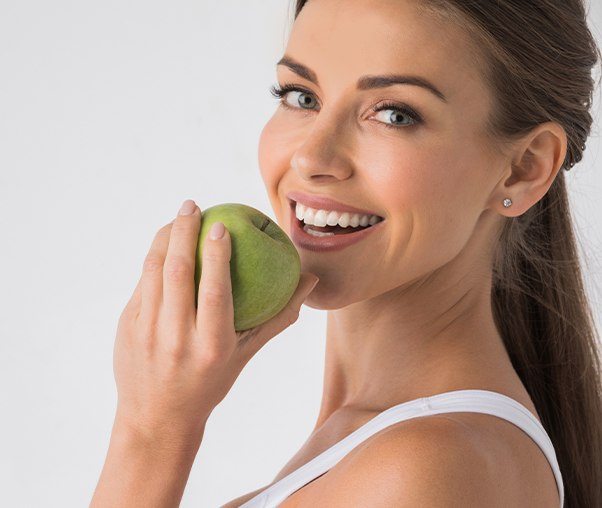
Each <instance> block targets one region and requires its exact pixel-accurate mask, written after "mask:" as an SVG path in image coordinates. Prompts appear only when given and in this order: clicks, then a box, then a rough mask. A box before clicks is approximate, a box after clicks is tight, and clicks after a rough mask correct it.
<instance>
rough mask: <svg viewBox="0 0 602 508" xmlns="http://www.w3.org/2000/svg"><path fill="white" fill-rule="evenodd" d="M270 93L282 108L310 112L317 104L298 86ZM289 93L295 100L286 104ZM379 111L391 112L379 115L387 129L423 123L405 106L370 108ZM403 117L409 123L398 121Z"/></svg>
mask: <svg viewBox="0 0 602 508" xmlns="http://www.w3.org/2000/svg"><path fill="white" fill-rule="evenodd" d="M270 92H271V94H272V95H273V96H274V97H276V98H277V99H279V100H280V103H281V104H282V105H283V106H284V107H286V108H289V109H296V110H308V111H311V110H312V109H313V108H312V104H313V103H316V104H317V101H316V100H315V98H314V96H313V93H312V92H310V91H309V90H306V89H304V88H302V87H300V86H298V85H292V84H284V85H282V87H279V86H277V85H273V86H272V87H270ZM291 92H295V93H296V94H297V95H294V96H293V97H295V98H294V99H293V100H292V101H291V102H292V103H291V102H288V100H287V99H288V95H289V93H291ZM381 111H385V112H388V111H392V112H393V114H385V115H381V116H382V117H383V120H384V121H381V120H379V122H380V123H382V124H383V125H384V126H385V127H387V128H389V129H406V128H408V127H412V126H413V125H418V124H421V123H422V122H423V120H422V116H421V115H420V114H419V113H417V112H416V111H414V110H413V109H412V108H410V107H409V106H406V105H405V104H401V103H399V104H398V103H395V102H385V103H384V104H380V105H378V106H375V107H373V108H372V112H373V113H380V112H381ZM404 117H405V118H406V119H409V123H407V122H405V123H404V122H403V120H401V121H400V119H403V118H404ZM387 120H392V121H393V123H388V122H387ZM398 121H400V123H397V122H398Z"/></svg>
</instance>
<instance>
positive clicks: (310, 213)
mask: <svg viewBox="0 0 602 508" xmlns="http://www.w3.org/2000/svg"><path fill="white" fill-rule="evenodd" d="M295 216H296V217H297V219H299V220H301V221H303V222H304V223H305V224H310V225H313V226H319V227H324V226H326V225H328V226H336V225H339V226H341V227H343V228H346V227H349V226H351V227H354V228H356V227H358V226H362V227H366V226H368V225H370V226H373V225H374V224H376V223H377V222H380V221H382V220H383V219H382V218H380V217H379V216H378V215H362V214H359V213H354V214H350V213H349V212H337V211H333V210H316V209H315V208H310V207H309V206H305V205H302V204H301V203H296V206H295Z"/></svg>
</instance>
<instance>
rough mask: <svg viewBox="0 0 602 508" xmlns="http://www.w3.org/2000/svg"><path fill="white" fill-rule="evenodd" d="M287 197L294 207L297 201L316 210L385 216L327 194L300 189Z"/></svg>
mask: <svg viewBox="0 0 602 508" xmlns="http://www.w3.org/2000/svg"><path fill="white" fill-rule="evenodd" d="M286 197H287V198H288V199H289V200H290V201H291V202H292V206H293V208H294V206H295V204H296V203H301V204H302V205H305V206H309V207H310V208H313V209H315V210H329V211H337V212H349V213H359V214H361V215H377V216H378V217H380V218H381V219H384V217H382V216H381V215H379V214H378V213H376V212H373V211H370V210H362V209H361V208H356V207H354V206H351V205H346V204H345V203H341V202H340V201H336V200H334V199H332V198H329V197H326V196H319V195H312V194H306V193H304V192H300V191H291V192H289V193H288V194H287V195H286Z"/></svg>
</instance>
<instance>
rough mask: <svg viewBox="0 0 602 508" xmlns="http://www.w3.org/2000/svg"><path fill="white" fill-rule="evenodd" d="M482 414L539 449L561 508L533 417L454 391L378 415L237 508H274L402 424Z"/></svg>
mask: <svg viewBox="0 0 602 508" xmlns="http://www.w3.org/2000/svg"><path fill="white" fill-rule="evenodd" d="M464 411H469V412H475V413H485V414H490V415H494V416H497V417H499V418H503V419H504V420H508V421H509V422H511V423H513V424H514V425H516V426H517V427H518V428H520V429H522V430H523V431H524V432H526V433H527V434H528V435H529V436H530V437H531V439H533V441H535V443H537V445H538V446H539V447H540V448H541V451H542V452H543V453H544V455H545V456H546V458H547V459H548V462H549V463H550V466H551V467H552V471H553V472H554V477H555V478H556V485H557V487H558V494H559V496H560V508H562V507H563V505H564V485H563V483H562V475H561V474H560V468H559V467H558V461H557V459H556V452H555V451H554V446H553V445H552V441H550V438H549V436H548V434H547V432H546V431H545V429H544V428H543V426H542V425H541V423H540V422H539V421H538V420H537V418H535V416H534V415H533V414H532V413H531V412H530V411H529V410H528V409H527V408H526V407H525V406H523V405H522V404H521V403H519V402H517V401H516V400H514V399H512V398H510V397H508V396H506V395H502V394H501V393H497V392H492V391H489V390H454V391H450V392H445V393H439V394H437V395H432V396H430V397H421V398H419V399H415V400H410V401H408V402H403V403H401V404H397V405H396V406H393V407H390V408H389V409H386V410H385V411H383V412H382V413H379V414H378V415H376V416H375V417H374V418H372V419H371V420H369V421H368V422H367V423H365V424H364V425H362V426H361V427H359V428H358V429H356V430H355V431H354V432H352V433H351V434H349V435H348V436H347V437H345V438H344V439H342V440H341V441H339V442H338V443H336V444H334V445H333V446H331V447H330V448H328V449H327V450H325V451H324V452H322V453H321V454H320V455H318V456H317V457H315V458H313V459H312V460H310V461H309V462H308V463H306V464H304V465H303V466H301V467H300V468H298V469H296V470H295V471H293V472H292V473H290V474H289V475H287V476H285V477H284V478H281V479H280V480H279V481H277V482H276V483H274V484H273V485H271V486H270V487H268V488H267V489H265V490H263V491H262V492H260V493H259V494H257V495H256V496H255V497H253V498H252V499H250V500H249V501H247V502H246V503H244V504H243V505H241V506H240V508H275V507H277V506H278V505H279V504H280V503H282V501H284V500H285V499H286V498H287V497H288V496H290V495H291V494H292V493H293V492H295V491H297V490H299V489H300V488H301V487H303V486H304V485H306V484H308V483H309V482H310V481H312V480H314V479H315V478H317V477H318V476H320V475H322V474H324V473H325V472H326V471H328V470H329V469H330V468H331V467H333V466H334V465H335V464H336V463H337V462H339V460H341V459H342V458H343V457H344V456H345V455H347V454H348V453H349V452H350V451H351V450H353V449H354V448H355V447H356V446H357V445H359V444H360V443H361V442H362V441H364V440H365V439H368V438H369V437H370V436H372V435H373V434H375V433H377V432H379V431H381V430H382V429H384V428H386V427H388V426H390V425H393V424H395V423H397V422H401V421H403V420H409V419H411V418H417V417H419V416H428V415H436V414H441V413H454V412H464Z"/></svg>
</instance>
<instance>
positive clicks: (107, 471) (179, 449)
mask: <svg viewBox="0 0 602 508" xmlns="http://www.w3.org/2000/svg"><path fill="white" fill-rule="evenodd" d="M203 432H204V427H203ZM201 439H202V434H201V436H200V439H198V440H197V442H195V443H181V444H178V443H176V442H173V441H171V442H169V443H167V442H165V443H159V442H152V443H149V442H145V441H143V440H141V439H140V438H137V437H136V436H134V435H132V434H131V433H130V432H128V431H127V430H126V429H123V428H120V427H119V426H118V425H117V424H116V425H115V426H114V427H113V431H112V433H111V440H110V444H109V450H108V452H107V456H106V459H105V463H104V466H103V469H102V472H101V475H100V479H99V481H98V485H97V486H96V490H95V491H94V495H93V497H92V501H91V503H90V508H108V507H111V508H131V507H138V506H144V507H149V508H172V507H178V506H179V505H180V501H181V499H182V495H183V494H184V488H185V487H186V483H187V481H188V477H189V475H190V470H191V468H192V465H193V463H194V459H195V456H196V454H197V451H198V449H199V446H200V444H201Z"/></svg>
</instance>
